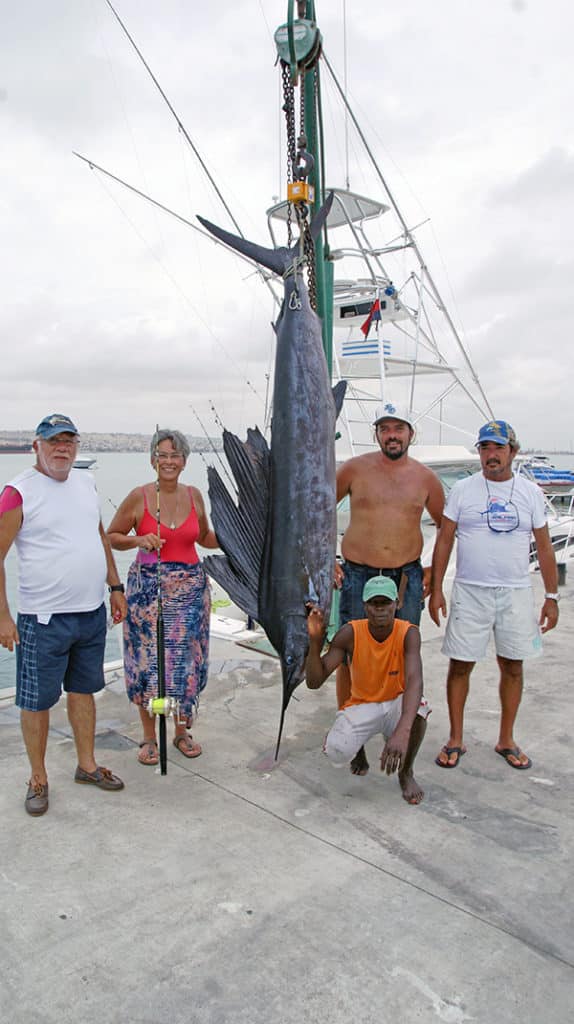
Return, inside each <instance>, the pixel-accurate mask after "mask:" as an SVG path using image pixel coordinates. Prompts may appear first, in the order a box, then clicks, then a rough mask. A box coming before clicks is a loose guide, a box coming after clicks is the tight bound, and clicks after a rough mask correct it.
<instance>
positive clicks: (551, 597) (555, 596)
mask: <svg viewBox="0 0 574 1024" xmlns="http://www.w3.org/2000/svg"><path fill="white" fill-rule="evenodd" d="M544 597H545V598H546V600H547V601H559V600H560V594H545V595H544Z"/></svg>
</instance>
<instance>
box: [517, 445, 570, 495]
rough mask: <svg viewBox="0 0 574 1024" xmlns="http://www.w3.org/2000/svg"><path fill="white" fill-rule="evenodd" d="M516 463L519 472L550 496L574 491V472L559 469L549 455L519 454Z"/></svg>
mask: <svg viewBox="0 0 574 1024" xmlns="http://www.w3.org/2000/svg"><path fill="white" fill-rule="evenodd" d="M516 463H517V468H518V469H519V471H520V472H521V473H523V474H524V475H525V476H527V477H528V478H529V480H533V481H534V483H536V484H538V486H539V487H541V488H542V490H543V491H545V493H546V494H548V495H553V496H561V495H568V494H570V493H571V492H572V490H573V489H574V470H571V469H558V467H557V466H555V465H554V464H553V463H552V462H551V461H550V458H549V456H548V455H541V454H538V453H537V454H534V455H526V454H525V455H521V454H519V455H518V456H517V458H516Z"/></svg>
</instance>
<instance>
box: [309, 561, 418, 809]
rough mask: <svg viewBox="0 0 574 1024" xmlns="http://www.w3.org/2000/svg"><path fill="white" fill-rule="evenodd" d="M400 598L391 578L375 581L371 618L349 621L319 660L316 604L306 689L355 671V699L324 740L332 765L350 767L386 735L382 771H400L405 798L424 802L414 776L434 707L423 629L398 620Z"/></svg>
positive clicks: (368, 607) (369, 587) (370, 591)
mask: <svg viewBox="0 0 574 1024" xmlns="http://www.w3.org/2000/svg"><path fill="white" fill-rule="evenodd" d="M397 599H398V592H397V588H396V585H395V583H394V582H393V580H391V579H389V577H388V576H374V577H373V578H372V579H370V580H368V582H367V583H366V584H365V586H364V588H363V603H364V609H365V615H366V618H365V619H353V620H352V621H351V622H347V623H346V624H345V625H344V626H342V627H341V629H340V630H339V631H338V633H336V634H335V636H334V637H333V640H332V642H331V645H330V647H329V650H328V651H327V653H326V654H324V655H323V656H322V657H321V650H322V646H323V640H324V636H325V622H324V618H323V613H322V612H321V611H320V609H319V608H317V607H315V606H314V605H311V606H310V611H309V617H308V620H307V623H308V627H307V628H308V630H309V654H308V656H307V663H306V679H307V686H308V687H309V689H311V690H317V689H318V688H319V687H320V686H322V685H323V683H324V682H325V680H326V679H327V678H328V676H330V675H331V673H332V672H334V671H335V669H336V668H337V667H338V666H339V665H342V664H348V665H349V668H350V673H351V695H350V697H349V699H348V700H347V701H346V702H345V703H344V704H343V706H342V708H341V709H340V711H339V712H338V713H337V717H336V718H335V722H334V724H333V727H332V728H331V730H330V732H329V734H328V736H327V739H326V740H325V748H324V749H325V753H326V754H327V757H328V758H329V760H330V761H332V762H333V764H346V763H348V762H349V761H351V760H352V759H353V757H354V756H355V754H356V753H357V751H358V750H360V748H361V747H362V746H363V744H364V743H366V742H367V741H368V740H369V739H370V738H371V736H374V735H375V734H376V733H382V734H383V737H384V740H385V745H384V747H383V752H382V754H381V771H386V773H387V775H391V774H392V773H393V772H395V771H398V777H399V784H400V787H401V789H402V793H403V797H404V799H405V800H406V801H407V803H409V804H419V803H420V802H421V800H422V798H423V796H424V793H423V790H422V789H421V788H420V786H419V784H418V783H417V781H416V779H415V777H414V775H413V765H414V760H415V757H416V755H417V752H418V749H419V747H420V745H421V743H422V739H423V736H424V734H425V731H426V719H427V717H428V715H429V714H430V708H429V706H428V704H427V702H426V700H425V699H424V697H423V674H422V664H421V655H420V648H421V640H420V633H419V630H418V628H417V626H413V625H412V624H411V623H410V622H406V621H404V620H399V619H396V618H395V613H396V610H397Z"/></svg>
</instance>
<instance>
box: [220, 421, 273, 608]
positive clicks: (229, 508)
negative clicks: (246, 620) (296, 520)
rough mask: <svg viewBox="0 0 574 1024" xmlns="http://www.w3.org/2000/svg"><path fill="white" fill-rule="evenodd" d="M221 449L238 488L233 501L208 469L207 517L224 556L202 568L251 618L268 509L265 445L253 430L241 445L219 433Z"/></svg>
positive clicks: (268, 455) (268, 465)
mask: <svg viewBox="0 0 574 1024" xmlns="http://www.w3.org/2000/svg"><path fill="white" fill-rule="evenodd" d="M223 449H224V451H225V454H226V456H227V461H228V462H229V466H230V468H231V471H232V473H233V477H234V480H235V483H236V485H237V502H236V501H235V499H234V498H233V497H232V496H231V495H230V493H229V491H228V490H227V487H226V485H225V484H224V483H223V480H222V479H221V477H220V475H219V473H218V472H217V470H216V469H214V468H213V467H212V466H210V467H209V469H208V471H207V475H208V484H209V486H208V490H209V500H210V503H211V518H212V520H213V527H214V530H215V533H216V536H217V540H218V542H219V546H220V547H221V549H222V550H223V551H224V552H225V556H226V557H225V558H223V557H222V556H210V557H209V558H207V559H205V560H204V564H205V566H206V569H207V572H208V573H209V574H210V575H212V576H213V578H214V579H216V580H217V582H218V583H219V584H220V585H221V586H222V587H223V588H224V589H225V590H226V591H227V593H228V594H229V596H230V598H231V600H232V601H234V602H235V603H236V604H237V605H239V607H240V608H242V609H243V611H244V612H246V614H247V615H251V616H252V617H253V618H256V617H257V600H258V598H257V585H258V580H259V574H260V570H261V561H262V558H263V548H264V545H265V531H266V527H267V512H268V506H269V476H270V453H269V447H268V445H267V442H266V440H265V438H264V437H263V435H262V434H261V432H260V431H259V430H258V429H257V428H255V430H249V431H248V432H247V440H246V441H240V440H239V438H238V437H236V436H235V435H234V434H231V433H229V431H227V430H224V432H223Z"/></svg>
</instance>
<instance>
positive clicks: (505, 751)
mask: <svg viewBox="0 0 574 1024" xmlns="http://www.w3.org/2000/svg"><path fill="white" fill-rule="evenodd" d="M494 749H495V751H496V753H497V754H500V756H501V757H503V758H504V760H505V761H506V763H507V764H508V765H510V767H511V768H516V769H517V771H519V772H525V771H526V769H527V768H531V767H532V761H531V760H530V758H529V757H528V756H527V755H525V756H526V764H513V763H512V761H510V760H509V757H516V758H519V757H520V755H521V754H523V753H524V751H523V750H520V747H503V748H502V750H496V747H495V748H494Z"/></svg>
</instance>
